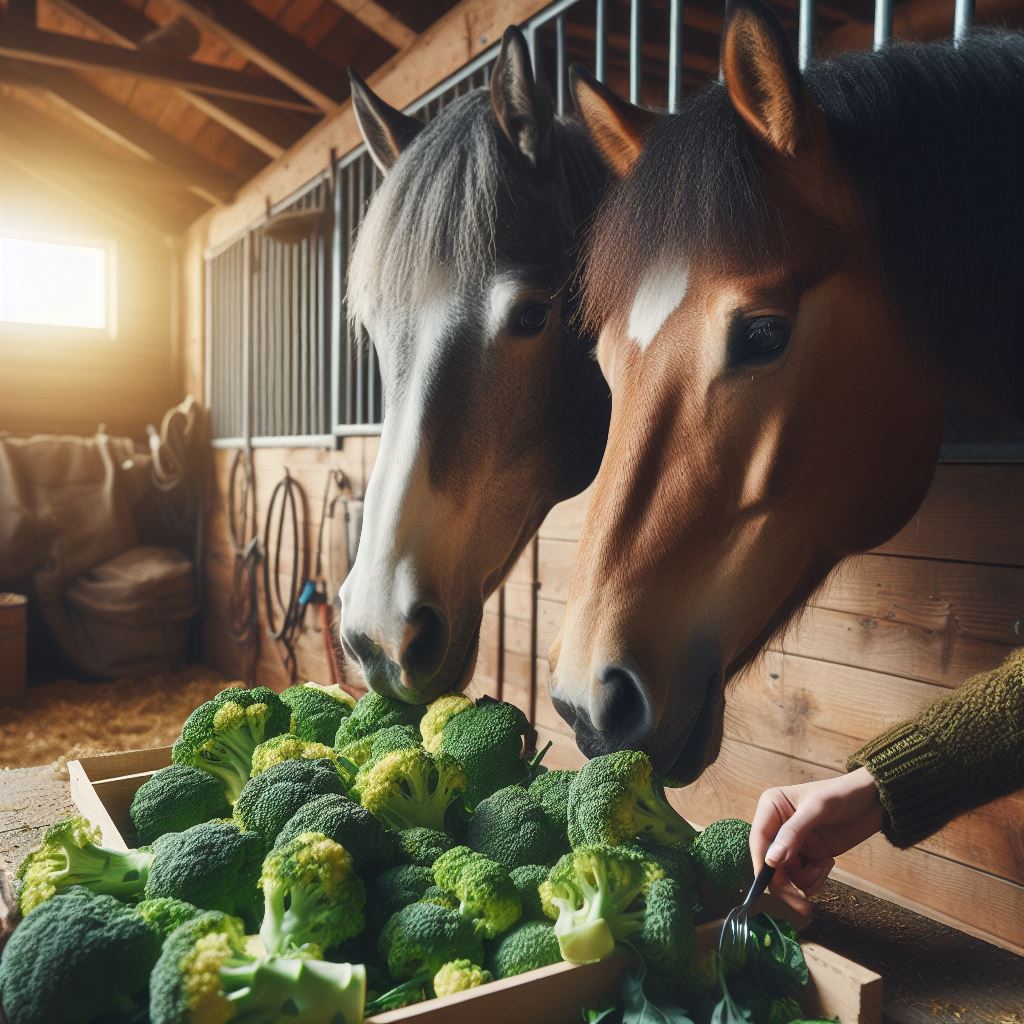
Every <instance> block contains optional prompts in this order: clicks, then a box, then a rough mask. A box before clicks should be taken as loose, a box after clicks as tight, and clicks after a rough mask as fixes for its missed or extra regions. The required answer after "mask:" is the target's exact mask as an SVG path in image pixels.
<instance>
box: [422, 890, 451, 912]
mask: <svg viewBox="0 0 1024 1024" xmlns="http://www.w3.org/2000/svg"><path fill="white" fill-rule="evenodd" d="M418 902H421V903H436V904H437V905H438V906H439V907H445V908H446V909H447V910H458V909H459V901H458V900H456V899H455V898H454V897H453V896H449V895H448V893H446V892H445V891H444V890H443V889H440V888H438V887H437V886H436V885H432V886H430V888H429V889H427V890H426V891H425V892H424V893H423V895H422V896H421V897H420V898H419V900H418Z"/></svg>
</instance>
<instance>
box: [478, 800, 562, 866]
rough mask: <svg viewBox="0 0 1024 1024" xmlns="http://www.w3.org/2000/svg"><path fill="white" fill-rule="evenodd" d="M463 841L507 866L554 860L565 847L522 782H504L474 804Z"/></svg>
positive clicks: (550, 862) (548, 862)
mask: <svg viewBox="0 0 1024 1024" xmlns="http://www.w3.org/2000/svg"><path fill="white" fill-rule="evenodd" d="M466 844H467V845H468V846H471V847H472V848H473V849H474V850H477V851H478V852H480V853H482V854H484V855H485V856H487V857H490V858H491V860H496V861H498V862H499V863H501V864H504V865H505V867H507V868H518V867H522V866H523V865H524V864H554V862H555V861H556V860H558V858H559V857H560V856H561V855H562V854H563V853H564V852H565V851H566V850H567V849H568V847H569V844H568V841H567V840H566V837H565V833H564V832H563V833H562V834H561V835H559V833H558V832H556V831H555V830H554V829H552V828H551V825H550V824H549V822H548V820H547V817H546V816H545V814H544V809H543V808H542V807H541V805H540V804H539V803H538V802H537V801H536V800H534V799H533V797H532V796H531V795H530V793H529V792H528V791H527V790H525V789H523V787H522V786H505V787H504V788H503V789H499V790H498V791H497V792H495V793H492V794H491V795H490V796H489V797H486V798H485V799H483V800H481V801H480V803H478V804H477V805H476V809H475V810H474V811H473V816H472V817H471V818H470V819H469V829H468V831H467V832H466Z"/></svg>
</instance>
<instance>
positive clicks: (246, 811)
mask: <svg viewBox="0 0 1024 1024" xmlns="http://www.w3.org/2000/svg"><path fill="white" fill-rule="evenodd" d="M344 791H345V788H344V786H343V785H342V782H341V778H340V777H339V776H338V773H337V772H336V771H335V770H334V766H333V765H332V764H331V762H330V761H324V760H319V759H318V760H315V761H307V760H305V759H304V758H298V759H293V760H289V761H282V762H281V763H280V764H275V765H272V766H271V767H270V768H268V769H267V770H266V771H265V772H261V773H260V774H259V775H254V776H253V777H252V778H251V779H250V780H249V781H248V782H247V783H246V784H245V788H244V789H243V790H242V792H241V793H239V795H238V799H237V800H236V801H235V821H237V822H238V824H239V825H240V826H241V827H242V828H243V829H245V830H246V831H247V832H256V833H258V834H259V835H260V836H261V837H262V838H263V842H264V843H265V845H266V847H267V848H268V849H269V847H271V846H273V844H274V840H275V839H276V838H277V834H278V833H279V832H280V831H281V829H283V828H284V827H285V825H286V824H287V823H288V820H289V818H291V816H292V815H293V814H295V812H296V811H297V810H298V809H299V808H300V807H302V806H303V805H304V804H306V803H308V802H309V801H310V800H312V799H313V798H314V797H318V796H323V795H324V794H325V793H334V794H336V795H338V796H341V795H343V794H344Z"/></svg>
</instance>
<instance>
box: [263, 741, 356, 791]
mask: <svg viewBox="0 0 1024 1024" xmlns="http://www.w3.org/2000/svg"><path fill="white" fill-rule="evenodd" d="M300 757H304V758H306V759H307V760H323V761H330V762H331V764H332V765H334V769H335V771H337V773H338V775H339V776H340V778H341V780H342V782H343V783H345V784H347V785H351V783H352V780H353V779H354V778H355V774H356V766H355V765H354V764H351V763H349V762H348V761H346V760H345V758H343V757H342V756H341V755H340V754H339V753H338V751H336V750H335V749H334V747H328V746H326V745H325V744H323V743H314V742H312V741H310V740H303V739H299V737H298V736H296V735H295V733H291V732H283V733H281V734H280V735H279V736H272V737H271V738H270V739H269V740H264V741H263V742H262V743H261V744H260V745H259V746H258V747H257V748H256V749H255V750H254V751H253V752H252V770H251V771H250V773H249V775H250V777H252V776H254V775H260V774H262V773H263V772H265V771H266V770H267V769H268V768H271V767H273V766H274V765H275V764H280V763H281V762H282V761H292V760H294V759H296V758H300Z"/></svg>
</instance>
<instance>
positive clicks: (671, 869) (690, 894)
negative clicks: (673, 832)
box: [644, 845, 732, 914]
mask: <svg viewBox="0 0 1024 1024" xmlns="http://www.w3.org/2000/svg"><path fill="white" fill-rule="evenodd" d="M644 850H645V851H646V853H647V856H648V857H650V858H651V860H653V861H654V863H655V864H657V865H658V867H659V868H661V869H662V870H663V871H664V872H665V874H666V875H667V876H668V877H669V878H672V879H674V880H675V881H676V882H678V883H679V889H680V892H681V894H682V898H683V905H684V906H685V907H686V908H687V909H689V910H690V911H691V913H693V914H698V913H700V909H701V900H700V890H699V887H698V885H697V869H696V868H695V867H694V864H693V859H692V858H691V856H690V851H689V849H687V848H684V847H682V846H646V845H645V846H644ZM730 909H732V908H731V907H730Z"/></svg>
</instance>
